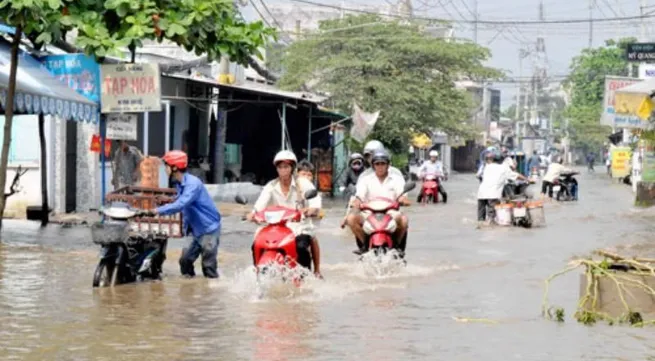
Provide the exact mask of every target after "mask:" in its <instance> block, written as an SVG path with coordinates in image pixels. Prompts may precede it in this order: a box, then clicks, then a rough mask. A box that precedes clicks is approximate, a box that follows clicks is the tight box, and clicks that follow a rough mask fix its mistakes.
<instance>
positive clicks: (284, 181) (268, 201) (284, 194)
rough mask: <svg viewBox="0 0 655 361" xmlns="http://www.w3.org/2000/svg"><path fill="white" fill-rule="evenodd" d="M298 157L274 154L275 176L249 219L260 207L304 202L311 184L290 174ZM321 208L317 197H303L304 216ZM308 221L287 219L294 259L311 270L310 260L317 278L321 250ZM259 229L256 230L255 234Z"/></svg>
mask: <svg viewBox="0 0 655 361" xmlns="http://www.w3.org/2000/svg"><path fill="white" fill-rule="evenodd" d="M297 162H298V160H297V158H296V155H295V154H294V153H293V152H291V151H289V150H282V151H280V152H278V153H277V154H276V155H275V158H274V159H273V164H274V165H275V168H276V169H277V174H278V178H276V179H274V180H272V181H270V182H268V184H266V186H265V187H264V189H262V192H261V194H260V195H259V198H258V199H257V201H256V202H255V205H254V207H253V208H254V209H253V211H252V212H251V213H249V214H248V215H247V216H246V218H247V219H248V220H249V221H253V218H254V214H255V213H256V212H260V211H262V210H264V209H265V208H266V207H268V206H274V205H278V206H283V207H289V208H296V206H297V203H298V201H305V200H304V199H303V196H304V192H307V191H308V190H311V189H314V185H313V184H312V183H311V182H310V181H309V180H307V179H306V178H304V177H297V176H295V175H294V170H295V168H296V164H297ZM320 209H321V198H320V196H316V197H315V198H312V199H309V200H307V208H305V209H304V210H303V213H304V214H305V216H307V217H310V216H316V215H318V214H319V212H320ZM308 221H309V220H307V219H305V220H303V221H301V222H288V223H287V227H289V228H290V229H291V230H292V231H293V233H294V234H295V235H296V249H297V252H298V259H297V260H296V261H297V262H298V264H299V265H301V266H303V267H305V268H307V269H309V270H311V263H312V261H313V263H314V274H315V275H316V276H317V277H319V278H320V277H322V276H321V251H320V247H319V244H318V239H316V237H315V236H314V235H313V227H312V225H311V223H309V222H308ZM260 230H261V228H260V229H258V230H257V232H256V233H255V235H256V234H257V233H258V232H259V231H260ZM251 249H252V250H253V263H254V262H255V254H254V243H253V246H252V248H251Z"/></svg>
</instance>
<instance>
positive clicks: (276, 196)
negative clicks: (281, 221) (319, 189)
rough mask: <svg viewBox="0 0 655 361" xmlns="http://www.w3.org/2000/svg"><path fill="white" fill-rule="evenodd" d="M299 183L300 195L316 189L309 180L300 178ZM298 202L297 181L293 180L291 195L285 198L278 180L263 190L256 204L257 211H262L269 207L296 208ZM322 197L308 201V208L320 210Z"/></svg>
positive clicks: (290, 189)
mask: <svg viewBox="0 0 655 361" xmlns="http://www.w3.org/2000/svg"><path fill="white" fill-rule="evenodd" d="M297 180H298V183H299V184H300V193H301V194H304V193H305V192H307V191H308V190H310V189H314V185H313V184H312V182H310V181H309V180H307V179H305V178H302V177H298V178H297ZM297 200H298V189H297V188H296V181H295V179H292V180H291V186H290V187H289V193H288V194H287V195H286V196H285V195H284V193H282V187H281V186H280V181H279V180H278V179H277V178H276V179H274V180H272V181H270V182H268V184H266V186H264V189H262V192H261V194H260V195H259V198H257V202H255V206H254V208H255V210H256V211H262V210H264V208H266V207H268V206H285V207H289V208H295V207H296V202H297ZM321 203H322V202H321V196H320V195H317V196H316V197H315V198H312V199H309V200H307V208H317V209H320V208H321V206H322V204H321Z"/></svg>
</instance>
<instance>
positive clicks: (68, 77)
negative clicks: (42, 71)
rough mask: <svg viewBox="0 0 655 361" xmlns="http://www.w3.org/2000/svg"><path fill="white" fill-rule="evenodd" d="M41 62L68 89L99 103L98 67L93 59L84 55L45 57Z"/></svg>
mask: <svg viewBox="0 0 655 361" xmlns="http://www.w3.org/2000/svg"><path fill="white" fill-rule="evenodd" d="M41 61H42V62H43V64H44V65H45V67H46V69H48V71H50V73H52V75H54V76H55V77H56V78H58V79H59V80H61V81H62V82H64V83H66V84H67V85H68V87H69V88H71V89H74V90H75V91H77V92H78V93H80V94H82V95H84V96H85V97H87V98H89V99H91V100H93V101H94V102H96V103H100V65H98V63H97V62H96V61H95V59H94V58H93V57H91V56H88V55H85V54H63V55H47V56H45V57H43V58H41Z"/></svg>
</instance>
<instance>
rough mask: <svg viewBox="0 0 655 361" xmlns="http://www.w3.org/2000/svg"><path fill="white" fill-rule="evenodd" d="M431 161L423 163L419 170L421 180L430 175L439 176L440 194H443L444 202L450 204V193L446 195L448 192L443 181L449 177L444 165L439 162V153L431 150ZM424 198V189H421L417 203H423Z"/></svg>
mask: <svg viewBox="0 0 655 361" xmlns="http://www.w3.org/2000/svg"><path fill="white" fill-rule="evenodd" d="M429 155H430V160H428V161H427V162H423V165H421V169H420V170H419V172H418V173H419V178H421V179H422V180H425V176H426V175H428V174H434V175H436V176H437V178H438V179H439V188H438V191H439V194H441V197H443V202H444V203H448V193H446V190H445V189H444V187H443V185H442V182H441V180H442V179H444V178H445V177H447V172H446V171H445V170H444V166H443V163H442V162H441V161H440V160H439V152H437V151H436V150H431V151H430V153H429ZM422 198H423V187H421V191H420V192H419V194H418V199H417V200H416V201H417V202H421V199H422Z"/></svg>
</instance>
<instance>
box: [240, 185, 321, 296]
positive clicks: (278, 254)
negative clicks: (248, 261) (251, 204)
mask: <svg viewBox="0 0 655 361" xmlns="http://www.w3.org/2000/svg"><path fill="white" fill-rule="evenodd" d="M317 195H318V191H317V190H316V189H311V190H308V191H307V192H305V199H312V198H315V197H316V196H317ZM235 201H236V202H237V203H239V204H244V205H245V204H247V203H248V200H247V199H246V198H244V197H243V196H241V195H237V196H236V198H235ZM299 206H301V204H298V205H296V208H289V207H284V206H271V207H266V209H264V210H262V211H260V212H256V213H255V215H254V220H255V221H256V222H257V223H264V224H266V226H265V227H264V228H263V229H261V230H260V231H259V233H257V235H256V236H255V241H254V243H253V260H254V264H255V267H256V270H257V277H259V275H263V274H267V275H269V276H273V277H275V276H277V275H276V274H272V273H275V272H276V270H281V273H282V274H281V275H279V276H280V277H281V279H282V280H283V281H285V282H286V281H292V282H293V283H294V284H296V285H297V286H298V285H300V282H301V281H302V279H301V278H298V276H297V275H293V273H292V272H290V271H291V270H293V269H294V268H296V267H297V266H298V262H297V259H298V251H297V248H296V235H295V234H294V232H293V231H292V230H291V229H290V228H289V227H288V226H287V222H299V221H300V220H301V219H302V217H303V214H302V211H301V209H300V207H299ZM289 274H291V278H289Z"/></svg>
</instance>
